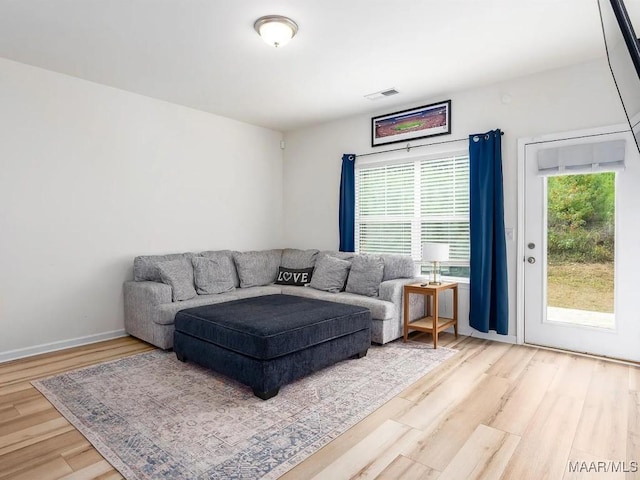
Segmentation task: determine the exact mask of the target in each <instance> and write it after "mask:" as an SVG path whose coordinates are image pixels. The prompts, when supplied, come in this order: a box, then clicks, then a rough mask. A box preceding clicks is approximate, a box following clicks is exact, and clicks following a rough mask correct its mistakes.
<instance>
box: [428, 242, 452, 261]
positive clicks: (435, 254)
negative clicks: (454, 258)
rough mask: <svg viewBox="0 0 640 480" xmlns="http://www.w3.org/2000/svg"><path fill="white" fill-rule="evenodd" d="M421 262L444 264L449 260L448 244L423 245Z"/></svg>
mask: <svg viewBox="0 0 640 480" xmlns="http://www.w3.org/2000/svg"><path fill="white" fill-rule="evenodd" d="M422 260H423V261H426V262H446V261H448V260H449V244H448V243H423V244H422Z"/></svg>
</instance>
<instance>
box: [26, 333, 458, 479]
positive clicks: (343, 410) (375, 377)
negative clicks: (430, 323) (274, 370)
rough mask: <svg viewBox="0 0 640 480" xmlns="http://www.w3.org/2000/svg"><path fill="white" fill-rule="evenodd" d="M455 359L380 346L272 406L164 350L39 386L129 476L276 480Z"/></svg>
mask: <svg viewBox="0 0 640 480" xmlns="http://www.w3.org/2000/svg"><path fill="white" fill-rule="evenodd" d="M454 353H455V351H454V350H450V349H447V348H438V349H437V350H433V349H432V348H431V347H430V346H428V345H425V344H421V343H417V342H409V343H407V344H403V343H401V342H394V343H392V344H387V345H385V346H383V347H380V346H372V347H371V348H370V349H369V353H368V355H367V356H366V357H364V358H362V359H359V360H347V361H344V362H340V363H338V364H336V365H334V366H332V367H328V368H325V369H324V370H321V371H320V372H317V373H315V374H313V375H310V376H308V377H306V378H303V379H301V380H298V381H296V382H295V383H292V384H290V385H287V386H285V387H283V388H281V389H280V393H279V394H278V395H277V396H276V397H274V398H272V399H270V400H267V401H263V400H260V399H258V398H256V397H255V396H254V395H253V393H252V392H251V390H250V389H249V388H248V387H245V386H244V385H241V384H239V383H236V382H234V381H232V380H230V379H228V378H226V377H223V376H222V375H218V374H216V373H213V372H211V371H209V370H207V369H204V368H201V367H198V366H196V365H194V364H191V363H181V362H179V361H178V360H177V359H176V357H175V355H174V354H173V353H167V352H163V351H160V350H155V351H152V352H147V353H142V354H139V355H134V356H132V357H127V358H124V359H121V360H117V361H114V362H109V363H103V364H100V365H96V366H93V367H87V368H83V369H80V370H76V371H73V372H69V373H65V374H62V375H57V376H54V377H50V378H48V379H45V380H41V381H36V382H33V385H34V386H35V387H36V388H37V389H38V390H40V391H41V392H42V393H43V394H44V395H45V396H46V397H47V399H48V400H49V401H50V402H51V403H52V404H53V405H54V406H55V407H56V408H57V409H58V410H59V411H60V412H61V413H62V415H64V416H65V417H66V418H67V419H68V420H69V421H70V422H71V423H72V424H73V425H74V426H75V427H76V428H77V429H78V430H80V432H82V434H84V436H85V437H87V439H88V440H89V441H90V442H91V443H92V444H93V445H94V446H95V447H96V449H97V450H98V451H99V452H100V453H101V454H102V455H103V456H104V457H105V458H106V459H107V460H108V461H109V462H110V463H111V464H112V465H113V466H114V467H115V468H117V469H118V470H119V471H120V473H121V474H122V475H123V476H124V477H125V478H127V479H243V478H247V479H257V478H268V479H273V478H277V477H279V476H280V475H283V474H284V473H285V472H287V471H288V470H289V469H291V468H292V467H294V466H295V465H297V464H298V463H300V462H301V461H303V460H304V459H305V458H307V457H308V456H309V455H311V454H312V453H314V452H316V451H317V450H318V449H320V448H321V447H323V446H324V445H326V444H327V443H328V442H330V441H331V440H333V439H334V438H336V437H338V436H339V435H340V434H341V433H343V432H344V431H346V430H347V429H349V428H350V427H352V426H353V425H355V424H356V423H358V422H359V421H360V420H362V419H363V418H364V417H366V416H367V415H369V414H370V413H372V412H373V411H374V410H376V409H377V408H379V407H380V406H382V405H383V404H384V403H385V402H387V401H388V400H390V399H391V398H393V397H394V396H395V395H397V394H398V393H400V392H401V391H402V390H403V389H405V388H406V387H407V386H409V385H411V383H413V382H415V381H416V380H418V379H419V378H420V377H422V376H423V375H424V374H426V373H427V372H428V371H430V370H432V369H433V368H434V367H436V366H437V365H438V364H440V363H442V362H443V361H444V360H446V359H447V358H449V357H450V356H452V355H453V354H454Z"/></svg>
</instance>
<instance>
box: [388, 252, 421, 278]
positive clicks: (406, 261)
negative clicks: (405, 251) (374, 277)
mask: <svg viewBox="0 0 640 480" xmlns="http://www.w3.org/2000/svg"><path fill="white" fill-rule="evenodd" d="M380 256H381V257H382V261H383V262H384V276H383V277H382V281H383V282H384V281H387V280H395V279H396V278H413V277H415V276H416V264H415V263H414V262H413V258H411V256H410V255H380Z"/></svg>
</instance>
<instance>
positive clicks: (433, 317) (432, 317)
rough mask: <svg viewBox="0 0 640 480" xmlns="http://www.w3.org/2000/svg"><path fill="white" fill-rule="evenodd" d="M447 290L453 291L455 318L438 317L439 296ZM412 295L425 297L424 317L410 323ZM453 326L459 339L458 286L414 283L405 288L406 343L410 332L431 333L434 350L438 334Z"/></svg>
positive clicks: (454, 284)
mask: <svg viewBox="0 0 640 480" xmlns="http://www.w3.org/2000/svg"><path fill="white" fill-rule="evenodd" d="M445 290H453V318H447V317H440V316H439V315H438V305H439V298H438V297H439V295H440V293H441V292H443V291H445ZM412 293H414V294H418V295H424V297H425V298H424V305H425V308H424V310H425V311H424V315H425V316H424V317H421V318H418V319H417V320H413V321H411V322H410V321H409V295H411V294H412ZM451 326H453V331H454V332H455V334H456V338H458V284H457V283H444V282H443V283H442V284H441V285H429V284H424V283H412V284H409V285H405V286H404V337H403V338H404V341H405V342H406V341H407V336H408V335H409V330H418V331H420V332H430V333H431V334H432V335H433V348H438V333H440V332H441V331H443V330H446V329H447V328H449V327H451Z"/></svg>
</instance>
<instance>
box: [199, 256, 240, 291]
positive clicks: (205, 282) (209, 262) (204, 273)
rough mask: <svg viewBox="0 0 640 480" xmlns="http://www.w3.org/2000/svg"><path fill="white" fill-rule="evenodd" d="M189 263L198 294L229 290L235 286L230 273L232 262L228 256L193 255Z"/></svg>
mask: <svg viewBox="0 0 640 480" xmlns="http://www.w3.org/2000/svg"><path fill="white" fill-rule="evenodd" d="M191 263H192V264H193V279H194V282H195V284H196V291H197V292H198V295H211V294H215V293H223V292H230V291H231V290H234V289H235V288H236V287H235V286H234V285H233V277H232V275H231V269H232V268H233V265H232V263H233V262H232V261H231V260H230V259H229V258H228V257H225V256H220V257H219V258H208V257H193V258H192V259H191Z"/></svg>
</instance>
